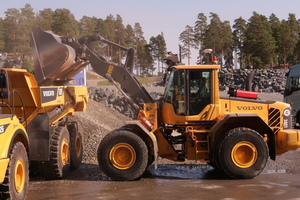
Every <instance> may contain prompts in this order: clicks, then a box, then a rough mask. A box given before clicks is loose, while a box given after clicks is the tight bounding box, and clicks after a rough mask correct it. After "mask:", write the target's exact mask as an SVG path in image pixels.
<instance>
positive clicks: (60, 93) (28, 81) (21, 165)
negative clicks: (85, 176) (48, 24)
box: [0, 33, 88, 199]
mask: <svg viewBox="0 0 300 200" xmlns="http://www.w3.org/2000/svg"><path fill="white" fill-rule="evenodd" d="M51 44H52V42H51V41H50V44H49V45H48V44H47V45H46V46H43V47H44V48H45V49H41V48H40V47H39V46H38V45H36V39H35V36H34V35H33V33H32V35H31V46H32V51H33V58H34V62H35V76H36V77H35V76H34V75H32V74H30V73H28V72H27V71H26V70H24V69H13V68H11V69H1V70H0V111H1V114H0V199H25V198H26V194H27V189H28V180H29V169H30V171H31V172H32V174H35V173H37V172H39V174H41V175H42V176H43V177H44V178H46V179H57V178H62V177H65V176H66V175H67V174H68V172H69V170H75V169H77V168H79V166H80V164H81V161H82V154H83V143H82V135H81V134H82V133H81V132H82V130H81V126H80V124H78V123H77V122H76V121H72V120H70V119H69V118H70V117H68V116H72V115H74V112H77V111H85V109H86V104H87V102H88V93H87V88H86V87H85V86H72V85H66V86H65V84H66V83H67V82H69V81H70V80H71V79H72V77H73V76H74V75H75V74H77V73H78V72H79V71H80V70H82V69H83V68H84V67H85V66H86V65H87V62H80V63H76V62H73V60H72V58H74V57H75V54H74V51H72V49H68V48H67V47H65V45H62V44H61V45H56V46H53V45H51ZM45 50H47V51H45ZM49 64H50V65H49ZM66 67H67V68H66ZM66 70H67V71H66ZM29 164H30V167H29Z"/></svg>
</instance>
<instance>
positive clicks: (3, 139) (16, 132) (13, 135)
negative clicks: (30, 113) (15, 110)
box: [0, 116, 29, 158]
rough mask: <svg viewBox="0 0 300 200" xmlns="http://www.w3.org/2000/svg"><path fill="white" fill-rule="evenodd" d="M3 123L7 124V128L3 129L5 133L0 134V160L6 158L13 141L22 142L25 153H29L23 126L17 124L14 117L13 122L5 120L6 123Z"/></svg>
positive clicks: (27, 140)
mask: <svg viewBox="0 0 300 200" xmlns="http://www.w3.org/2000/svg"><path fill="white" fill-rule="evenodd" d="M3 122H4V121H3ZM4 123H5V124H8V126H7V128H6V129H5V132H3V133H1V134H0V143H1V146H2V148H1V151H2V152H0V155H1V158H4V157H6V158H8V155H9V151H10V149H11V148H12V146H13V145H14V142H15V141H20V142H22V143H23V144H24V146H25V148H26V149H27V151H29V139H28V135H27V133H26V130H25V128H24V127H23V125H22V124H20V123H19V120H18V119H17V117H15V116H14V117H13V120H11V118H9V120H7V122H4ZM3 156H4V157H3Z"/></svg>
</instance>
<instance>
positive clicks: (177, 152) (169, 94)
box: [33, 30, 300, 181]
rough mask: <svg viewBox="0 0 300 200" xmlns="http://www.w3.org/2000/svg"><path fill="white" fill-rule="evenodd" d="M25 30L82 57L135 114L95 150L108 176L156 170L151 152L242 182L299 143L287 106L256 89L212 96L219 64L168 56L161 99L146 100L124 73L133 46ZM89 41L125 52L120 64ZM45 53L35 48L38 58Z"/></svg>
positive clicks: (144, 93) (127, 71) (216, 91)
mask: <svg viewBox="0 0 300 200" xmlns="http://www.w3.org/2000/svg"><path fill="white" fill-rule="evenodd" d="M33 35H34V37H33V38H35V40H36V41H39V42H36V44H37V47H38V48H37V49H43V48H42V46H43V43H49V40H52V41H53V45H54V43H57V45H59V44H60V45H65V48H68V49H73V50H74V51H75V52H76V57H75V58H74V62H89V63H90V64H91V66H92V67H93V69H94V70H95V71H96V72H97V73H98V74H100V75H101V76H103V77H105V78H107V79H108V80H110V81H111V82H112V83H114V84H115V86H116V87H117V88H118V89H119V91H120V92H121V93H122V94H124V96H125V97H126V99H127V101H128V104H129V105H130V106H131V108H132V109H133V110H134V112H135V114H136V119H135V120H132V121H128V122H127V123H126V124H124V126H122V127H120V128H118V129H116V130H114V131H112V132H111V133H109V134H108V135H107V136H106V137H105V138H104V139H103V140H102V141H101V142H100V144H99V147H98V155H97V157H98V162H99V166H100V168H101V169H102V170H103V172H104V173H105V174H106V175H107V176H109V177H110V178H111V179H113V180H125V181H127V180H136V179H139V178H140V177H141V176H142V174H143V173H144V172H145V170H146V169H147V167H148V166H149V165H151V164H152V163H154V165H155V167H157V159H158V157H161V158H166V159H169V160H173V161H181V162H184V161H186V160H194V161H195V163H208V164H210V165H212V166H214V167H216V168H218V169H220V170H222V171H224V172H225V173H227V174H228V175H229V176H230V177H232V178H238V179H249V178H253V177H255V176H257V175H258V174H259V173H260V172H261V171H262V170H263V169H264V167H265V165H266V163H267V160H268V158H270V159H272V160H275V158H276V156H278V155H281V154H283V153H285V152H286V151H289V150H294V149H297V148H299V147H300V131H299V130H294V129H291V127H292V116H291V107H290V105H289V104H286V103H283V102H276V101H270V100H260V99H258V97H257V94H256V93H253V92H249V91H240V90H235V89H234V88H231V89H230V91H229V95H228V96H227V97H220V93H219V82H218V70H219V69H220V66H219V65H216V64H214V63H213V62H212V61H208V62H207V64H206V65H187V66H186V65H182V64H180V63H179V60H178V58H177V56H175V55H170V56H169V57H167V58H166V62H167V64H168V66H169V67H168V74H167V76H166V80H167V85H166V88H165V92H164V96H163V98H161V99H160V100H153V99H152V98H151V96H150V95H149V93H148V92H147V91H146V90H145V88H144V87H143V86H142V85H141V84H140V83H139V82H138V81H137V79H136V78H135V77H134V75H133V74H132V69H133V66H134V62H133V61H134V49H132V48H128V49H126V48H124V47H122V46H120V45H118V44H115V43H112V42H110V41H107V40H105V39H104V38H102V37H101V36H100V35H97V34H96V35H90V36H84V37H82V38H79V39H76V38H73V37H63V36H57V35H54V34H53V33H51V32H47V31H41V30H35V31H33ZM41 38H43V39H41ZM97 41H98V42H105V43H108V44H109V45H114V46H116V47H118V48H121V49H123V50H126V51H127V57H126V60H125V63H124V65H117V64H113V63H111V62H109V61H107V60H106V59H105V58H104V57H103V56H101V55H100V54H99V53H98V52H96V51H95V49H94V48H93V44H94V43H95V42H97ZM45 52H47V51H46V50H45V51H44V52H42V51H39V55H40V56H39V57H42V55H46V54H45ZM50 65H51V63H49V68H51V67H50ZM66 68H68V67H66ZM47 81H50V80H47Z"/></svg>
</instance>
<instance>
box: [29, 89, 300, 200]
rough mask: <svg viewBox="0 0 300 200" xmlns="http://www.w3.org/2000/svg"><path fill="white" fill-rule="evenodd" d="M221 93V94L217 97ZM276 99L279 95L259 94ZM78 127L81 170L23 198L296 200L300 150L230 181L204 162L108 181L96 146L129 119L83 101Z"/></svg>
mask: <svg viewBox="0 0 300 200" xmlns="http://www.w3.org/2000/svg"><path fill="white" fill-rule="evenodd" d="M223 95H226V94H223ZM259 96H260V98H261V99H272V100H282V95H281V94H277V93H274V94H260V95H259ZM74 118H75V119H76V120H77V121H79V122H80V123H81V125H82V126H83V128H84V147H85V148H84V157H83V163H82V166H81V167H80V168H79V169H78V170H75V171H72V172H71V173H70V175H69V176H68V177H67V178H66V179H64V180H54V181H45V180H42V179H40V178H34V179H31V181H30V186H29V192H28V195H27V199H30V200H31V199H33V200H35V199H72V200H73V199H74V200H77V199H78V200H79V199H90V200H92V199H125V200H126V199H130V200H132V199H134V200H135V199H180V198H182V199H222V200H236V199H290V200H296V199H299V200H300V159H299V153H300V151H299V150H297V151H290V152H287V153H286V154H284V155H283V156H280V157H278V158H277V160H276V161H275V162H274V161H271V160H269V161H268V164H267V166H266V168H265V170H264V171H263V172H262V173H261V174H260V175H259V176H258V177H256V178H254V179H250V180H232V179H230V178H228V177H227V176H226V175H224V174H220V172H218V171H216V170H214V169H213V168H211V167H210V166H208V165H205V164H197V165H196V164H177V163H172V162H165V160H160V162H159V167H158V169H154V168H153V167H152V166H151V167H150V168H149V170H148V171H147V172H146V173H145V174H144V176H143V177H142V179H141V180H139V181H131V182H115V181H110V179H109V178H108V177H106V176H105V175H104V174H103V173H102V172H101V170H100V169H99V166H98V162H97V158H96V155H97V152H96V150H97V148H98V145H99V143H100V141H101V139H102V138H103V137H104V136H105V135H106V134H107V133H109V132H110V131H111V130H113V129H115V128H118V127H120V126H122V125H123V124H124V123H125V121H127V120H130V119H129V118H127V117H125V116H124V115H122V114H120V113H118V112H117V111H115V110H112V109H111V108H108V107H106V106H104V105H102V104H99V103H97V102H94V101H92V100H90V101H89V103H88V106H87V110H86V112H82V113H76V115H75V117H74Z"/></svg>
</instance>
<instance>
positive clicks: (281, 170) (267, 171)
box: [262, 169, 287, 174]
mask: <svg viewBox="0 0 300 200" xmlns="http://www.w3.org/2000/svg"><path fill="white" fill-rule="evenodd" d="M286 173H287V171H286V169H269V170H265V171H263V172H262V174H286Z"/></svg>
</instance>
